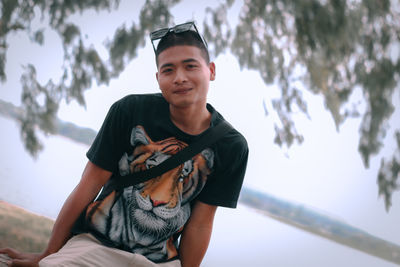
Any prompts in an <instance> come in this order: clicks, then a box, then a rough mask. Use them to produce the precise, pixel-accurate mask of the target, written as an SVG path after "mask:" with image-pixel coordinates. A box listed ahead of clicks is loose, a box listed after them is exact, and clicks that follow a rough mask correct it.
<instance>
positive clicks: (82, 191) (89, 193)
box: [0, 161, 111, 266]
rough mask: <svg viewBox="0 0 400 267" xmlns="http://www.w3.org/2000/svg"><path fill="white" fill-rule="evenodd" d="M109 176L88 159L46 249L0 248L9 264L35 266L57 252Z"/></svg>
mask: <svg viewBox="0 0 400 267" xmlns="http://www.w3.org/2000/svg"><path fill="white" fill-rule="evenodd" d="M110 177H111V172H109V171H106V170H104V169H102V168H100V167H98V166H96V165H95V164H93V163H91V162H90V161H89V162H88V163H87V164H86V167H85V170H84V171H83V174H82V178H81V180H80V182H79V184H78V185H77V186H76V187H75V189H74V190H73V191H72V193H71V194H70V195H69V197H68V198H67V200H66V201H65V203H64V205H63V207H62V209H61V211H60V213H59V215H58V217H57V219H56V221H55V223H54V226H53V231H52V233H51V237H50V240H49V243H48V245H47V249H46V250H45V251H44V252H43V253H41V254H32V253H20V252H18V251H16V250H11V249H3V250H0V253H6V254H8V255H9V256H10V257H11V258H13V259H14V260H13V261H12V263H11V266H35V265H37V262H39V261H40V260H41V259H42V258H44V257H46V256H48V255H50V254H53V253H55V252H57V251H58V250H59V249H60V248H61V247H62V246H63V245H64V244H65V243H66V242H67V241H68V239H69V238H70V236H71V229H72V227H73V225H74V223H75V221H76V220H77V219H78V217H79V215H80V214H81V212H82V211H83V209H84V208H85V207H86V206H87V205H88V204H89V203H90V202H91V201H92V200H93V199H94V198H95V197H96V196H97V194H98V192H99V191H100V189H101V187H102V186H103V185H104V184H105V183H106V182H107V180H108V179H109V178H110Z"/></svg>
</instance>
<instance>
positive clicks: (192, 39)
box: [156, 30, 210, 66]
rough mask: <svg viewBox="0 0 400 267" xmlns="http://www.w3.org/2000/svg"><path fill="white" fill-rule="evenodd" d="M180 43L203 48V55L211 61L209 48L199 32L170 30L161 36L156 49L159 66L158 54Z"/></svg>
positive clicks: (206, 59)
mask: <svg viewBox="0 0 400 267" xmlns="http://www.w3.org/2000/svg"><path fill="white" fill-rule="evenodd" d="M179 45H189V46H195V47H197V48H199V49H200V50H201V55H202V56H203V58H204V60H205V61H206V63H207V64H208V63H210V55H209V53H208V49H207V47H206V46H205V44H204V42H203V40H202V39H201V37H200V36H199V34H198V33H197V32H195V31H192V30H190V31H184V32H180V33H175V32H172V31H171V32H169V33H167V34H166V35H165V36H164V37H163V38H161V40H160V42H159V43H158V45H157V49H156V64H157V66H158V56H159V55H160V54H161V52H163V51H164V50H165V49H167V48H170V47H173V46H179Z"/></svg>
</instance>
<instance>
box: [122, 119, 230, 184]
mask: <svg viewBox="0 0 400 267" xmlns="http://www.w3.org/2000/svg"><path fill="white" fill-rule="evenodd" d="M231 129H233V128H232V126H231V125H230V124H229V123H228V122H227V121H222V122H220V123H219V124H218V125H216V126H214V127H212V128H209V129H208V130H206V131H205V132H204V133H203V134H202V135H201V136H200V137H199V139H198V140H196V141H195V142H194V143H192V144H190V145H189V146H187V147H185V148H184V149H182V150H181V151H179V152H178V153H176V154H175V155H173V156H172V157H170V158H168V159H166V160H165V161H163V162H162V163H160V164H158V165H157V166H154V167H152V168H150V169H147V170H144V171H141V172H135V173H132V174H128V175H125V176H121V177H120V178H119V179H118V181H117V182H116V187H117V188H118V189H122V188H124V187H127V186H132V185H136V184H139V183H143V182H146V181H147V180H150V179H152V178H154V177H157V176H160V175H162V174H163V173H165V172H167V171H169V170H172V169H173V168H176V167H177V166H179V165H180V164H182V163H184V162H185V161H187V160H189V159H191V158H192V157H194V156H195V155H197V154H198V153H200V152H201V151H202V150H204V149H205V148H206V147H207V146H210V145H211V144H213V143H215V142H216V141H217V140H218V139H220V138H221V137H222V136H224V135H225V134H226V133H227V132H228V131H230V130H231Z"/></svg>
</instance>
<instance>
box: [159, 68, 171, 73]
mask: <svg viewBox="0 0 400 267" xmlns="http://www.w3.org/2000/svg"><path fill="white" fill-rule="evenodd" d="M171 71H172V69H163V70H162V71H161V72H162V73H169V72H171Z"/></svg>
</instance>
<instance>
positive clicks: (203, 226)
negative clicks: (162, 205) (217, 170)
mask: <svg viewBox="0 0 400 267" xmlns="http://www.w3.org/2000/svg"><path fill="white" fill-rule="evenodd" d="M216 210H217V207H216V206H212V205H208V204H205V203H202V202H200V201H197V202H196V203H195V205H194V207H193V209H192V215H191V216H190V219H189V221H188V222H187V224H186V225H185V228H184V230H183V233H182V238H181V243H180V246H179V255H180V260H181V263H182V266H183V267H196V266H200V263H201V261H202V260H203V257H204V255H205V254H206V251H207V248H208V244H209V243H210V239H211V233H212V227H213V221H214V215H215V212H216Z"/></svg>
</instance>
